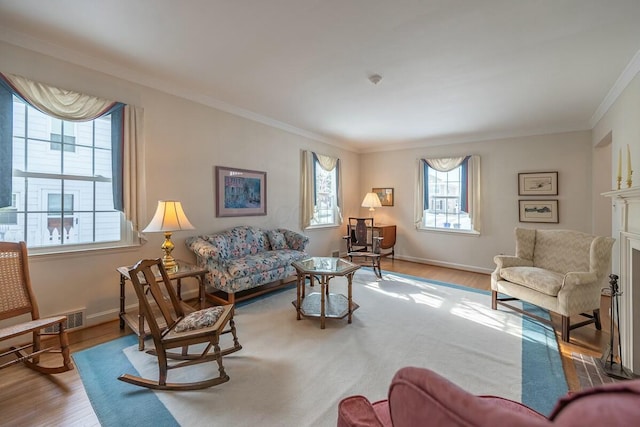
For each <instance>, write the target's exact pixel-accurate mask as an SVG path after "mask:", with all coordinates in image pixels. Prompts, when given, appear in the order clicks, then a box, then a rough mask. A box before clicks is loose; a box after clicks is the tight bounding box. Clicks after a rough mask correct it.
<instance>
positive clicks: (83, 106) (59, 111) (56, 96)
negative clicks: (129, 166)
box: [4, 74, 116, 121]
mask: <svg viewBox="0 0 640 427" xmlns="http://www.w3.org/2000/svg"><path fill="white" fill-rule="evenodd" d="M4 77H5V78H6V79H7V81H8V82H9V84H11V85H12V86H13V87H14V88H15V89H16V91H17V92H18V93H20V95H21V96H23V97H24V98H25V101H27V102H28V103H29V104H31V105H33V106H34V107H35V108H37V109H38V110H40V111H42V112H43V113H46V114H48V115H50V116H53V117H56V118H58V119H60V120H69V121H86V120H93V119H95V118H97V117H100V116H101V115H103V114H104V113H106V112H107V111H108V110H109V109H110V108H111V107H113V105H114V104H116V102H115V101H111V100H108V99H104V98H98V97H95V96H90V95H85V94H82V93H78V92H74V91H72V90H65V89H59V88H57V87H53V86H49V85H46V84H44V83H39V82H34V81H33V80H29V79H27V78H24V77H22V76H16V75H13V74H4Z"/></svg>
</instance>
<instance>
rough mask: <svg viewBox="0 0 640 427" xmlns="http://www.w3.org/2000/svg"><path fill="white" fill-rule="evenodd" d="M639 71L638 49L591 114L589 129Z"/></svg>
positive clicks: (596, 122) (639, 55)
mask: <svg viewBox="0 0 640 427" xmlns="http://www.w3.org/2000/svg"><path fill="white" fill-rule="evenodd" d="M638 72H640V50H639V51H637V52H636V54H635V55H633V58H631V61H629V64H628V65H627V66H626V67H625V69H624V70H623V71H622V73H621V74H620V76H619V77H618V79H617V80H616V82H615V83H614V84H613V87H612V88H611V89H610V90H609V93H607V96H605V97H604V99H603V100H602V102H601V103H600V105H599V106H598V108H597V109H596V112H595V113H593V116H591V120H589V125H590V126H591V129H593V128H594V127H596V125H597V124H598V122H599V121H600V119H602V117H603V116H604V115H605V114H606V113H607V111H609V108H611V106H612V105H613V103H614V102H616V100H617V99H618V97H619V96H620V94H621V93H622V91H624V89H625V88H626V87H627V86H629V83H631V80H633V78H634V77H635V76H636V75H637V74H638Z"/></svg>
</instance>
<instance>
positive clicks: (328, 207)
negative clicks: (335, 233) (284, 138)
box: [302, 151, 342, 229]
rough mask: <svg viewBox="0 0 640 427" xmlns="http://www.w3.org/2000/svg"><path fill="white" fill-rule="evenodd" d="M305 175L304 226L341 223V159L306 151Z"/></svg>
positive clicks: (303, 169)
mask: <svg viewBox="0 0 640 427" xmlns="http://www.w3.org/2000/svg"><path fill="white" fill-rule="evenodd" d="M302 176H303V178H302V179H303V184H302V222H303V224H302V225H303V227H302V228H303V229H304V228H308V227H320V226H334V225H340V224H341V223H342V214H341V212H342V206H341V197H340V159H338V158H335V157H331V156H325V155H322V154H317V153H314V152H311V151H305V152H303V164H302Z"/></svg>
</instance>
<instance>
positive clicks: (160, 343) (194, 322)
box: [118, 258, 242, 390]
mask: <svg viewBox="0 0 640 427" xmlns="http://www.w3.org/2000/svg"><path fill="white" fill-rule="evenodd" d="M153 269H157V270H158V271H159V272H160V280H157V278H156V276H155V275H154V271H153ZM129 276H130V278H131V283H132V284H133V286H134V288H135V291H136V294H137V296H138V301H139V304H140V310H141V312H142V314H143V315H144V317H145V320H146V321H147V322H148V325H149V328H150V330H151V336H152V337H153V342H154V344H155V349H153V350H148V351H147V353H149V354H153V355H154V356H157V357H158V369H159V377H158V380H157V381H155V380H150V379H146V378H142V377H137V376H133V375H130V374H125V375H121V376H120V377H118V379H119V380H121V381H124V382H128V383H131V384H135V385H138V386H141V387H147V388H151V389H156V390H198V389H203V388H207V387H211V386H214V385H217V384H221V383H224V382H226V381H229V376H228V375H227V374H226V373H225V371H224V367H223V366H222V356H224V355H227V354H229V353H233V352H235V351H238V350H240V349H241V348H242V346H241V345H240V343H239V342H238V337H237V336H236V327H235V323H234V321H233V311H234V307H233V305H231V304H230V305H224V306H216V307H211V308H205V309H203V310H198V311H193V312H191V313H187V311H186V310H185V308H184V307H183V304H182V303H181V302H180V300H179V299H178V297H177V295H176V292H175V291H174V289H173V286H172V285H171V280H170V279H169V276H168V275H167V272H166V270H165V269H164V266H163V265H162V261H161V260H160V259H159V258H158V259H155V260H142V261H139V262H138V263H137V264H136V265H135V266H133V268H131V269H130V270H129ZM158 312H159V313H158ZM161 321H164V324H166V325H167V327H166V328H164V324H161V323H160V322H161ZM227 324H228V325H229V329H228V330H226V331H225V330H224V328H225V327H226V326H227ZM229 332H230V333H231V334H232V335H233V346H232V347H230V348H227V349H225V350H220V336H221V335H222V334H226V333H229ZM194 344H205V348H204V350H202V351H199V352H196V353H189V352H188V351H189V346H191V345H194ZM174 348H181V351H180V352H179V353H177V352H169V351H167V350H171V349H174ZM211 350H213V351H211ZM168 359H173V360H179V361H181V362H176V363H175V364H169V360H168ZM213 361H215V362H217V363H218V372H219V375H218V376H217V377H213V378H209V379H205V380H202V381H196V382H188V383H169V382H167V373H168V370H169V369H175V368H180V367H183V366H189V365H195V364H198V363H204V362H213Z"/></svg>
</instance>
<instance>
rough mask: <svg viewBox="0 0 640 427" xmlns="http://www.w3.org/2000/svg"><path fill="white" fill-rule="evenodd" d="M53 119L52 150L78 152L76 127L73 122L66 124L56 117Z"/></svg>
mask: <svg viewBox="0 0 640 427" xmlns="http://www.w3.org/2000/svg"><path fill="white" fill-rule="evenodd" d="M50 119H51V141H54V142H51V149H52V150H58V151H60V150H64V151H69V152H74V151H76V126H75V123H73V122H64V121H62V120H60V119H56V118H55V117H50Z"/></svg>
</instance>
